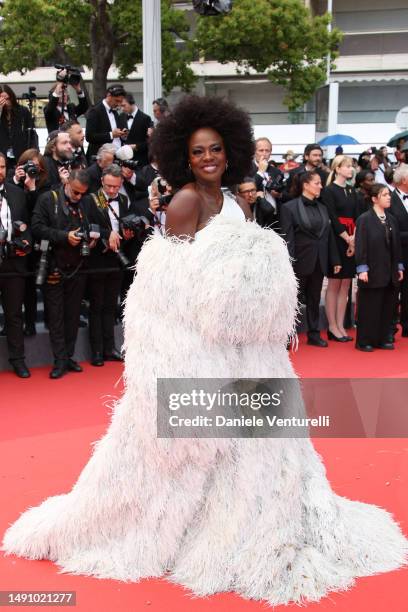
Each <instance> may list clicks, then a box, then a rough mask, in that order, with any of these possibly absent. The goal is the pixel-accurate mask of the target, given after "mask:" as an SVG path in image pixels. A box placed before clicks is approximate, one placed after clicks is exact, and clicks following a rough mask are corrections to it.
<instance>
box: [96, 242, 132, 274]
mask: <svg viewBox="0 0 408 612" xmlns="http://www.w3.org/2000/svg"><path fill="white" fill-rule="evenodd" d="M102 244H103V246H104V247H105V250H106V251H109V241H108V240H106V239H105V238H103V239H102ZM114 254H115V255H116V257H117V258H118V259H119V263H120V265H121V266H122V268H124V269H125V270H126V269H128V268H130V265H131V264H130V261H129V259H128V258H127V257H126V255H125V254H124V252H123V251H122V250H121V249H119V250H118V251H116V252H114Z"/></svg>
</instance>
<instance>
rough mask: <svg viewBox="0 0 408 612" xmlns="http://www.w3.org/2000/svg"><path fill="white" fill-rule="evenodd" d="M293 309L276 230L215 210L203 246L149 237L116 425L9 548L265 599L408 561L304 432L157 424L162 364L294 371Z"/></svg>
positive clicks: (239, 374) (240, 371)
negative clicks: (215, 430) (198, 429)
mask: <svg viewBox="0 0 408 612" xmlns="http://www.w3.org/2000/svg"><path fill="white" fill-rule="evenodd" d="M295 312H296V281H295V278H294V275H293V272H292V268H291V265H290V262H289V258H288V255H287V250H286V247H285V245H284V243H283V241H282V240H281V239H280V238H279V237H278V236H277V235H276V234H275V233H274V232H272V231H268V230H264V229H261V228H259V227H258V226H256V225H255V224H252V223H246V224H243V223H241V222H239V221H237V220H234V219H226V218H223V217H222V216H219V217H217V218H215V219H214V220H213V221H212V222H211V224H210V225H209V226H208V228H205V231H204V232H203V234H202V236H201V237H200V239H199V240H197V241H195V242H194V243H187V242H181V241H177V240H174V239H173V240H169V239H164V238H161V237H155V238H154V239H152V240H151V241H150V242H149V243H148V244H146V245H145V246H144V248H143V250H142V252H141V255H140V258H139V262H138V274H137V276H136V278H135V281H134V283H133V285H132V287H131V289H130V292H129V295H128V298H127V303H126V314H125V347H126V363H125V383H126V389H125V393H124V395H123V397H122V398H121V399H120V400H119V401H118V402H117V404H116V406H115V409H114V413H113V417H112V422H111V424H110V427H109V429H108V431H107V433H106V435H105V436H104V437H103V438H102V439H101V440H100V441H99V442H98V443H97V444H96V445H95V448H94V451H93V454H92V457H91V458H90V460H89V462H88V464H87V465H86V467H85V468H84V470H83V471H82V473H81V475H80V477H79V479H78V481H77V483H76V484H75V486H74V487H73V489H72V491H71V492H70V493H68V494H66V495H59V496H56V497H51V498H49V499H47V500H46V501H44V502H43V503H42V504H41V505H40V506H38V507H35V508H31V509H29V510H28V511H26V512H25V513H23V514H22V515H21V516H20V518H19V519H18V520H17V521H16V522H15V523H14V524H13V525H12V526H11V527H10V528H9V529H8V531H7V532H6V534H5V537H4V542H3V549H4V550H5V551H7V553H14V554H16V555H19V556H23V557H27V558H30V559H51V560H53V561H55V562H56V563H57V564H58V565H59V566H60V567H61V568H62V571H66V572H72V573H78V574H88V575H92V576H96V577H99V578H116V579H119V580H131V581H137V580H139V579H140V578H145V577H150V576H165V577H166V578H167V579H168V580H172V581H174V582H177V583H179V584H182V585H185V586H186V587H188V588H190V589H191V590H192V591H193V592H194V593H195V594H197V595H209V594H212V593H216V592H219V591H236V592H237V593H239V594H241V595H242V596H243V597H247V598H254V599H264V600H266V601H267V602H269V603H270V604H282V603H288V602H290V601H297V602H300V601H304V600H318V599H320V598H321V597H323V596H324V595H325V594H326V593H327V592H328V591H330V590H336V589H346V588H348V587H349V586H350V585H351V584H352V583H353V581H354V579H355V578H356V577H358V576H366V575H369V574H374V573H377V572H384V571H389V570H393V569H395V568H397V567H399V566H401V565H403V564H404V563H405V562H406V559H407V552H408V542H407V540H406V539H405V537H404V536H403V535H402V533H401V530H400V528H399V526H398V525H397V524H396V522H395V521H394V520H393V518H392V517H391V516H390V515H389V514H388V513H387V512H386V511H385V510H383V509H380V508H378V507H376V506H372V505H368V504H364V503H360V502H357V501H350V500H348V499H346V498H342V497H339V496H338V495H336V494H335V493H334V492H333V491H332V490H331V488H330V485H329V483H328V481H327V478H326V475H325V469H324V466H323V464H322V462H321V459H320V457H319V456H318V454H317V453H316V451H315V450H314V447H313V445H312V444H311V442H310V440H309V439H306V438H304V439H265V438H262V439H158V438H157V437H156V378H157V377H163V378H165V377H173V378H177V377H190V378H194V377H198V378H221V377H224V378H251V377H252V378H257V377H259V378H272V377H274V378H278V377H282V378H285V377H286V378H288V377H294V376H295V374H294V372H293V369H292V366H291V364H290V361H289V358H288V354H287V351H286V341H287V335H288V333H290V332H291V331H292V329H293V325H294V317H295ZM293 401H294V402H298V400H297V399H296V398H294V400H293Z"/></svg>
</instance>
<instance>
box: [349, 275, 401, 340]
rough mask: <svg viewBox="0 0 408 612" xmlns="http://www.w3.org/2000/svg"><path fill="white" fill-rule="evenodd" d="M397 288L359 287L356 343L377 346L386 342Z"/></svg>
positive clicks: (389, 286) (390, 286)
mask: <svg viewBox="0 0 408 612" xmlns="http://www.w3.org/2000/svg"><path fill="white" fill-rule="evenodd" d="M397 292H398V289H397V288H396V287H394V285H392V284H391V283H390V284H389V285H388V286H387V287H380V288H377V289H370V288H368V287H363V288H361V287H359V290H358V300H357V308H358V310H357V338H356V340H357V343H358V344H361V345H363V346H364V345H366V344H371V346H378V345H379V344H384V343H386V342H388V341H389V340H388V339H389V337H390V333H391V324H392V320H393V314H394V309H395V302H396V299H397Z"/></svg>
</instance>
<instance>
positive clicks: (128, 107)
mask: <svg viewBox="0 0 408 612" xmlns="http://www.w3.org/2000/svg"><path fill="white" fill-rule="evenodd" d="M121 106H122V110H123V113H122V115H121V116H120V119H121V125H122V127H123V128H125V129H128V130H129V133H128V135H127V137H126V138H124V140H126V144H128V145H130V146H131V147H132V149H133V151H134V153H133V159H134V160H135V161H137V162H138V168H139V169H140V168H142V167H143V166H146V165H147V164H148V163H149V161H148V140H149V136H150V134H151V133H152V130H153V121H152V120H151V118H150V117H149V115H146V114H145V113H143V112H142V111H141V110H140V108H138V107H137V106H136V104H135V99H134V97H133V96H132V94H130V93H127V94H126V95H125V97H124V98H123V102H122V104H121Z"/></svg>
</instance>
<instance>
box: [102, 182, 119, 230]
mask: <svg viewBox="0 0 408 612" xmlns="http://www.w3.org/2000/svg"><path fill="white" fill-rule="evenodd" d="M103 195H104V196H105V198H106V200H109V196H108V195H107V194H106V193H105V192H103ZM112 208H113V210H114V211H115V213H116V215H117V217H119V216H120V212H119V201H118V200H113V202H109V206H108V214H109V219H110V222H111V226H112V229H113V231H114V232H116V233H118V234H119V221H118V219H117V218H116V217H115V215H114V214H113V212H112V210H111V209H112Z"/></svg>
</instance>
